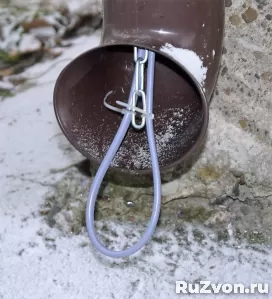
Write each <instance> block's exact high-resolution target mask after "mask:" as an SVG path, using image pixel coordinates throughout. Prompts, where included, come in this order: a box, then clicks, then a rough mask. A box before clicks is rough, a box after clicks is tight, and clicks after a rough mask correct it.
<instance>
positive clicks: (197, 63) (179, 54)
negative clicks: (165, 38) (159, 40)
mask: <svg viewBox="0 0 272 299" xmlns="http://www.w3.org/2000/svg"><path fill="white" fill-rule="evenodd" d="M160 50H161V51H162V52H164V53H165V54H168V55H170V56H171V57H172V58H173V59H175V60H176V61H177V62H178V63H180V64H181V65H183V66H184V67H185V68H186V69H187V70H188V71H189V72H190V73H191V74H192V75H193V76H194V78H195V79H196V80H197V82H198V83H199V84H200V85H201V86H202V87H203V86H204V84H205V79H206V75H207V71H208V69H207V67H204V66H203V61H202V60H201V58H200V57H199V56H198V55H197V54H196V53H195V52H193V51H191V50H188V49H182V48H175V47H174V46H173V45H171V44H168V43H166V44H165V45H164V46H162V47H161V48H160Z"/></svg>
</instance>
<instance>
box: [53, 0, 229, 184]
mask: <svg viewBox="0 0 272 299" xmlns="http://www.w3.org/2000/svg"><path fill="white" fill-rule="evenodd" d="M103 5H104V23H103V32H102V39H101V44H100V46H99V47H97V48H94V49H91V50H89V51H87V52H85V53H83V54H82V55H80V56H79V57H77V58H76V59H74V60H73V61H72V62H71V63H70V64H69V65H68V66H67V67H66V68H65V69H64V70H63V71H62V73H61V74H60V76H59V78H58V80H57V83H56V86H55V91H54V107H55V112H56V116H57V119H58V122H59V124H60V126H61V128H62V130H63V132H64V134H65V135H66V137H67V138H68V140H69V141H70V142H71V143H72V144H73V145H74V147H75V148H76V149H78V150H79V151H80V152H81V153H82V154H83V155H84V156H85V157H87V158H88V159H89V160H90V161H91V163H92V164H93V165H99V164H100V163H101V161H102V160H103V157H104V155H105V153H106V151H107V149H108V147H109V145H110V143H111V141H112V139H113V138H114V135H115V133H116V131H117V130H118V126H119V124H120V121H121V119H122V116H121V115H119V114H116V113H113V112H112V111H109V110H108V109H107V108H105V107H104V105H103V99H104V97H105V95H106V94H107V93H109V92H110V91H111V92H112V95H111V96H110V98H109V102H110V103H111V104H113V105H114V104H115V101H116V100H120V101H127V97H128V94H129V90H130V87H131V82H132V77H133V72H134V61H133V47H134V46H138V47H140V48H146V49H149V50H153V51H154V52H156V69H155V86H154V114H155V119H154V127H155V135H156V142H157V149H158V157H159V161H160V166H161V172H162V178H163V181H168V180H169V179H172V178H173V176H174V177H175V175H179V174H180V172H182V171H184V169H186V168H187V167H188V166H190V165H191V164H192V163H193V161H194V160H195V158H196V157H197V155H198V154H199V152H200V151H201V149H202V147H203V144H204V142H205V137H206V132H207V126H208V118H209V109H208V102H209V101H210V98H211V96H212V93H213V90H214V88H215V85H216V80H217V76H218V71H219V65H220V60H221V54H222V45H223V33H224V16H225V3H224V0H104V3H103ZM197 75H199V76H200V77H201V80H200V79H199V78H198V77H197ZM110 174H112V175H113V176H114V178H115V179H116V180H117V181H118V182H120V181H122V182H123V183H124V182H126V181H127V180H128V181H131V176H130V175H133V180H134V181H135V182H138V181H140V182H148V181H150V180H152V172H151V164H150V157H149V151H148V142H147V138H146V133H145V131H144V130H143V131H141V132H137V131H135V130H134V129H132V128H131V129H130V130H129V132H128V134H127V136H126V138H125V140H124V142H123V145H122V146H121V148H120V149H119V151H118V153H117V156H116V158H115V160H114V161H113V163H112V167H111V170H110ZM137 178H138V179H137Z"/></svg>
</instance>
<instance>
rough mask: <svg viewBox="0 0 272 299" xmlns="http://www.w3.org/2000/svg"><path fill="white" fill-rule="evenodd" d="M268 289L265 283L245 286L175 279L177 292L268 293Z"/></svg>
mask: <svg viewBox="0 0 272 299" xmlns="http://www.w3.org/2000/svg"><path fill="white" fill-rule="evenodd" d="M268 289H269V287H268V284H266V283H252V284H250V285H249V287H246V286H245V285H243V284H241V283H236V284H229V283H225V284H220V283H219V284H214V283H211V282H210V281H200V282H199V283H187V282H185V281H176V293H177V294H219V293H223V294H257V293H259V294H268V292H269V291H268Z"/></svg>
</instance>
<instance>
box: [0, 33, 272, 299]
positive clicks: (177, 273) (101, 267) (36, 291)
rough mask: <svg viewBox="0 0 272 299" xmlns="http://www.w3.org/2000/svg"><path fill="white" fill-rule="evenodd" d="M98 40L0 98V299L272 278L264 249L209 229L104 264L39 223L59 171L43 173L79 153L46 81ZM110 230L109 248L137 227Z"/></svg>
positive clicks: (79, 298)
mask: <svg viewBox="0 0 272 299" xmlns="http://www.w3.org/2000/svg"><path fill="white" fill-rule="evenodd" d="M99 38H100V32H96V33H94V34H93V35H92V36H90V37H82V38H79V39H77V40H74V41H73V42H74V45H73V46H72V47H71V48H69V49H66V50H65V52H64V54H63V55H62V56H61V57H59V58H58V59H57V60H55V61H48V62H46V63H42V64H37V65H35V66H34V67H32V68H31V69H28V70H27V72H26V73H25V75H27V76H29V77H36V78H37V80H35V83H36V84H37V85H36V86H35V87H33V88H31V89H29V90H26V91H24V92H22V93H20V94H18V95H16V96H15V97H13V98H7V99H5V100H4V101H3V102H0V298H1V299H14V298H16V299H30V298H35V299H47V298H51V299H74V298H76V299H88V298H92V299H96V298H97V299H106V298H125V299H126V298H127V299H128V298H134V299H142V298H145V299H149V298H154V299H155V298H161V299H167V298H180V297H181V295H176V294H175V281H176V280H187V281H188V282H193V281H195V280H201V279H204V280H211V281H212V282H214V283H217V282H221V283H226V282H232V283H238V282H241V283H245V284H247V285H248V284H249V283H255V282H262V283H265V282H267V283H268V282H271V279H272V267H271V263H272V255H271V254H270V250H269V249H264V250H263V251H262V250H253V249H250V248H246V247H245V246H240V247H238V246H233V245H232V244H229V245H222V244H221V245H220V244H218V243H215V242H214V241H213V239H212V236H210V235H209V232H207V240H206V242H204V243H203V242H202V243H199V242H197V241H195V240H194V239H193V237H192V227H188V233H187V234H183V233H178V232H177V231H175V233H174V231H173V230H171V229H170V230H167V229H165V230H158V231H157V232H156V238H157V239H158V238H161V239H162V240H164V241H163V242H158V241H155V240H152V241H151V242H150V243H149V244H148V246H146V247H145V248H144V250H142V251H141V252H140V253H138V254H136V255H135V256H134V257H131V258H129V259H126V260H111V259H109V258H106V257H104V256H101V255H100V254H99V253H97V252H96V251H95V250H94V249H93V248H92V246H91V245H90V242H89V239H88V238H87V235H86V233H83V234H81V235H77V236H74V235H71V236H63V235H61V234H60V232H59V231H57V230H56V229H52V228H50V227H49V226H48V225H47V224H46V223H45V221H44V219H43V217H42V216H41V215H40V214H39V208H40V206H41V205H42V204H43V203H44V196H45V194H46V193H47V192H48V191H49V190H50V189H51V186H53V184H54V183H55V182H56V181H57V180H59V179H61V177H62V176H63V175H64V174H56V173H55V174H53V173H51V172H50V169H52V168H63V167H65V166H67V165H70V164H72V163H74V162H77V161H80V160H81V159H82V157H81V155H80V154H78V153H77V152H76V151H75V150H73V149H72V148H71V146H70V145H69V144H68V142H67V140H66V139H65V138H64V137H63V136H62V135H61V134H60V129H59V127H58V125H57V122H56V119H55V115H54V111H53V106H52V93H53V88H54V82H55V80H56V78H57V76H58V74H59V73H60V71H61V70H62V69H63V68H64V67H65V65H66V64H67V63H68V61H69V59H73V58H75V57H76V56H77V55H79V54H80V53H82V52H84V51H85V50H88V49H89V48H90V47H94V46H97V45H98V44H99ZM56 61H59V63H57V64H56ZM53 66H54V67H53ZM50 67H51V68H50ZM48 68H50V71H48V72H47V73H46V74H45V75H44V76H42V77H39V76H38V75H39V74H41V73H43V72H45V71H46V70H47V69H48ZM108 226H109V227H110V228H111V229H112V230H113V231H115V232H117V237H111V239H112V240H113V244H114V247H116V248H119V246H120V243H122V244H123V245H124V244H125V243H126V240H127V239H126V238H127V237H126V234H125V231H127V230H129V231H130V232H131V233H132V234H133V236H132V237H133V239H132V240H131V241H135V240H136V239H137V238H138V237H139V228H137V227H130V226H129V225H119V224H116V223H108ZM140 229H142V228H140ZM122 244H121V245H122ZM228 297H229V296H228V295H222V296H213V295H210V296H209V295H207V298H228ZM190 298H201V295H192V296H190ZM235 298H238V299H239V298H241V299H242V298H252V296H247V295H241V296H238V295H236V296H235ZM254 298H264V296H263V295H259V296H258V295H255V296H254ZM267 298H268V297H267Z"/></svg>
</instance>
